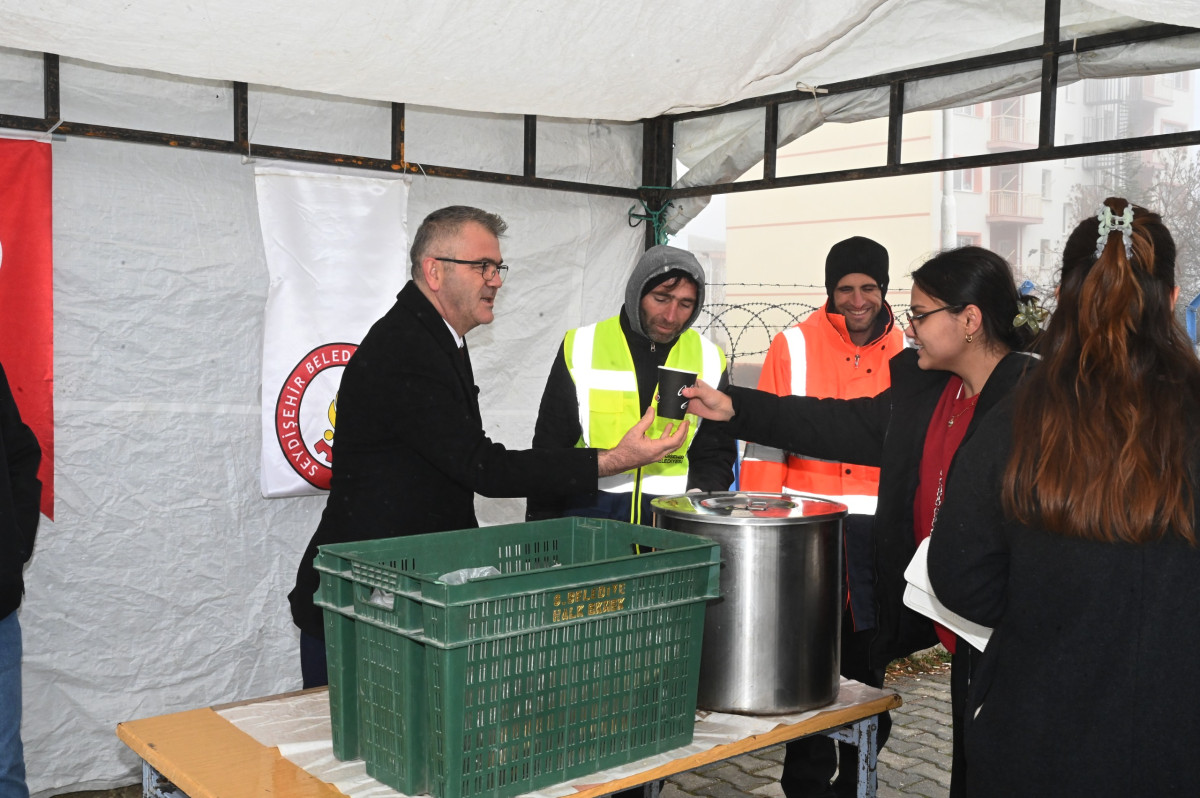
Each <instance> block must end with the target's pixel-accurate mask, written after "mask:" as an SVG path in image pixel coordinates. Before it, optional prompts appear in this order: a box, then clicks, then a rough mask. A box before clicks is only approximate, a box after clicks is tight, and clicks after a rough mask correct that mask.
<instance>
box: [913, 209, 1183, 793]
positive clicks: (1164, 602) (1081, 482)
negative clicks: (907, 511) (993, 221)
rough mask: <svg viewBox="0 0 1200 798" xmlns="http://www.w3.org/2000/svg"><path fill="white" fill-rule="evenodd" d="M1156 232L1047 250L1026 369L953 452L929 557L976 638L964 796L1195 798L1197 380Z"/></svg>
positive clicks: (1103, 231)
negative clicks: (1033, 352) (1049, 264)
mask: <svg viewBox="0 0 1200 798" xmlns="http://www.w3.org/2000/svg"><path fill="white" fill-rule="evenodd" d="M1178 294H1179V288H1178V287H1177V286H1176V283H1175V245H1174V242H1173V241H1172V239H1171V234H1170V232H1169V231H1168V230H1167V228H1166V227H1165V226H1164V225H1163V223H1162V220H1161V219H1160V218H1159V216H1158V214H1155V213H1152V212H1150V211H1148V210H1145V209H1144V208H1140V207H1137V206H1134V205H1131V204H1129V203H1128V202H1127V201H1126V200H1124V199H1115V198H1110V199H1107V200H1105V202H1104V205H1103V206H1102V207H1101V208H1100V210H1099V213H1098V214H1097V216H1096V217H1093V218H1089V219H1086V220H1084V221H1083V222H1081V223H1080V224H1079V225H1078V226H1077V227H1076V228H1075V231H1074V232H1073V233H1072V234H1071V236H1070V237H1069V238H1068V240H1067V243H1066V246H1065V248H1064V250H1063V265H1062V281H1061V284H1060V285H1059V289H1058V308H1057V310H1056V311H1055V313H1054V318H1053V320H1052V321H1051V323H1050V325H1049V328H1048V331H1047V333H1046V336H1045V337H1044V339H1043V341H1041V342H1040V343H1039V350H1040V351H1041V353H1042V355H1043V361H1042V364H1041V366H1040V367H1039V368H1038V369H1037V371H1036V372H1035V373H1034V374H1033V375H1032V376H1031V377H1030V378H1029V379H1028V380H1027V381H1026V382H1024V383H1023V384H1022V385H1021V387H1020V388H1019V389H1018V390H1017V391H1015V392H1014V394H1013V396H1012V397H1010V398H1009V400H1008V401H1007V402H1005V403H1004V404H1003V405H1001V406H1000V407H998V408H997V409H996V411H995V412H994V413H992V414H989V415H988V418H987V420H986V421H985V422H984V423H983V424H981V425H980V427H979V429H978V430H977V432H976V434H975V435H974V437H973V438H972V439H971V441H969V442H968V443H966V444H964V445H963V448H962V450H961V452H960V455H961V457H960V460H961V461H962V462H961V467H958V468H956V469H955V472H954V475H953V478H952V479H951V481H950V485H949V490H948V492H947V499H946V501H945V503H944V505H943V507H942V515H941V517H940V518H939V519H938V525H937V530H936V531H935V534H934V536H933V540H932V543H931V546H930V550H929V576H930V578H931V581H932V584H933V587H934V588H935V589H936V592H937V595H938V597H939V598H940V599H941V600H942V601H943V602H944V603H945V604H946V605H947V606H949V607H950V608H951V609H952V610H954V611H956V612H958V613H959V614H961V615H963V616H965V617H967V618H968V619H969V620H973V621H976V622H979V623H982V624H985V625H987V626H991V627H994V631H993V633H992V637H991V640H990V641H989V643H988V645H987V649H986V650H985V652H984V653H983V655H982V656H981V657H980V659H979V666H978V668H977V670H976V675H975V678H974V679H973V680H972V683H971V689H970V695H969V697H968V704H967V712H966V715H965V717H966V728H965V732H966V745H967V760H968V762H969V763H970V765H969V768H968V771H967V772H968V780H969V788H970V794H971V796H972V798H975V796H992V795H994V796H1009V795H1054V796H1072V795H1087V796H1118V795H1119V796H1128V795H1198V794H1200V757H1197V755H1196V747H1197V745H1198V744H1200V656H1198V655H1197V649H1198V648H1200V546H1198V543H1200V526H1198V520H1200V507H1198V502H1200V362H1198V361H1197V359H1196V355H1195V353H1194V352H1193V351H1192V346H1191V343H1190V342H1189V341H1188V339H1187V336H1186V334H1185V333H1184V331H1183V330H1182V328H1181V327H1180V325H1179V323H1178V321H1177V320H1176V319H1175V318H1174V315H1173V307H1174V304H1175V302H1176V299H1177V297H1178Z"/></svg>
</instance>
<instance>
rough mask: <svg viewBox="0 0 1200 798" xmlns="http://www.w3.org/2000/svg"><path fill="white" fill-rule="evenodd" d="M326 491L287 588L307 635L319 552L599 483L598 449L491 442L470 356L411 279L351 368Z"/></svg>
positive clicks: (456, 525)
mask: <svg viewBox="0 0 1200 798" xmlns="http://www.w3.org/2000/svg"><path fill="white" fill-rule="evenodd" d="M335 434H336V437H335V442H334V458H333V476H332V480H331V483H330V487H329V498H328V500H327V501H326V504H325V512H324V513H323V514H322V516H321V522H320V524H319V525H318V526H317V531H316V533H315V534H314V535H313V537H312V540H311V541H310V542H309V544H308V548H307V549H306V550H305V552H304V557H303V559H302V560H301V563H300V568H299V570H298V572H297V575H296V587H295V588H294V589H293V590H292V592H291V593H290V594H289V595H288V599H289V601H290V602H291V606H292V618H293V620H294V621H295V622H296V625H297V626H298V627H300V629H301V631H303V632H305V633H307V634H309V635H312V636H314V637H317V638H324V628H323V624H322V617H321V610H320V608H318V607H316V606H314V604H313V593H314V592H315V591H316V589H317V586H318V584H319V583H320V579H319V575H318V573H317V572H316V570H315V569H314V568H313V560H314V558H315V557H316V553H317V547H318V546H321V545H325V544H328V543H344V542H349V541H362V540H375V539H378V538H389V537H398V536H401V535H415V534H419V533H423V532H445V531H449V530H455V529H471V528H474V527H477V526H478V525H479V524H478V521H477V520H476V518H475V504H474V500H475V494H476V493H478V494H480V495H483V496H489V497H521V496H537V495H549V496H557V495H563V494H565V495H571V494H575V493H580V492H583V491H586V490H594V489H595V486H596V479H597V460H596V457H597V453H596V450H595V449H561V450H558V449H554V450H544V451H536V450H525V451H511V450H509V449H506V448H505V447H504V446H502V445H501V444H499V443H495V442H494V441H492V440H490V439H489V438H488V436H487V434H486V433H485V432H484V429H483V419H482V416H481V415H480V411H479V388H478V387H476V385H475V382H474V376H473V373H472V370H471V361H470V357H469V356H468V355H467V353H466V352H465V351H463V352H461V353H460V351H459V349H458V348H457V347H456V345H455V342H454V336H453V335H452V334H451V333H450V330H449V329H448V328H447V327H446V322H445V321H444V320H443V319H442V317H441V316H440V315H439V314H438V312H437V311H436V310H435V309H434V307H433V305H432V304H430V302H429V300H428V299H426V298H425V296H424V294H422V293H421V292H420V290H419V289H418V288H417V286H416V285H415V284H414V283H413V282H412V281H409V282H408V283H407V284H406V285H405V286H404V288H403V290H401V292H400V294H399V296H397V298H396V304H395V305H393V306H392V308H391V310H389V311H388V312H387V314H386V315H385V316H384V317H383V318H381V319H380V320H379V321H377V322H375V324H374V325H373V326H372V327H371V329H370V331H369V332H368V333H367V335H366V336H365V337H364V338H363V340H362V343H361V344H360V345H359V347H358V349H357V351H356V352H355V353H354V355H353V356H352V357H351V358H350V362H349V363H348V364H347V365H346V369H345V371H344V372H343V374H342V381H341V385H340V388H339V390H338V413H337V430H336V433H335Z"/></svg>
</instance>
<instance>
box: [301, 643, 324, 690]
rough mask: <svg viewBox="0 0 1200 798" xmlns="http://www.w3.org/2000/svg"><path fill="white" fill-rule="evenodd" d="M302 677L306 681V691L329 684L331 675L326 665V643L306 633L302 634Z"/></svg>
mask: <svg viewBox="0 0 1200 798" xmlns="http://www.w3.org/2000/svg"><path fill="white" fill-rule="evenodd" d="M300 675H301V676H302V677H303V679H304V689H305V690H307V689H308V688H310V687H324V686H325V685H327V684H329V673H328V671H327V670H326V664H325V641H324V640H321V639H319V638H316V637H313V636H312V635H308V634H305V633H304V632H301V633H300Z"/></svg>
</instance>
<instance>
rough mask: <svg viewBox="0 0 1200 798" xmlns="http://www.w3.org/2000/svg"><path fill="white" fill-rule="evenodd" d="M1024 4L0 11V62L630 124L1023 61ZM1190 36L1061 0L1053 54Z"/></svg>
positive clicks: (818, 1)
mask: <svg viewBox="0 0 1200 798" xmlns="http://www.w3.org/2000/svg"><path fill="white" fill-rule="evenodd" d="M1042 18H1043V2H1042V1H1041V0H1006V2H1003V3H1000V2H995V0H844V2H838V3H829V2H825V1H824V0H796V2H789V3H779V2H775V0H739V1H738V2H729V0H724V1H723V2H705V3H692V4H687V5H686V6H683V7H680V6H677V5H672V4H664V3H650V2H636V3H619V4H616V5H611V4H609V5H606V4H594V3H559V2H545V0H540V1H538V0H534V1H531V2H516V3H507V4H501V5H497V4H496V3H492V2H487V0H445V1H444V2H439V3H428V2H421V1H420V0H399V1H398V2H380V1H376V2H361V3H326V2H320V0H295V1H294V2H283V1H282V0H264V2H256V3H247V2H241V1H240V0H207V2H204V3H196V2H190V0H159V1H155V2H151V1H150V0H140V1H139V0H135V1H134V2H129V3H121V4H120V7H119V9H117V10H114V4H112V3H108V2H103V0H3V2H0V19H3V21H4V24H3V26H2V27H0V45H3V46H8V47H13V48H17V49H22V50H29V51H34V52H51V53H57V54H59V55H62V56H69V57H71V58H78V59H82V60H86V61H92V62H96V63H100V64H108V65H111V66H120V67H133V68H137V69H147V70H155V71H160V72H167V73H171V74H176V75H186V76H189V77H198V78H207V79H213V80H236V81H242V82H246V83H256V84H262V85H266V86H277V87H281V88H288V89H299V90H304V91H314V92H321V93H325V94H331V95H335V96H341V97H355V98H361V99H370V100H382V101H388V102H405V103H413V104H416V105H428V106H435V107H440V108H450V109H457V110H464V111H486V112H492V113H504V114H537V115H540V116H557V117H567V118H577V119H610V120H625V121H630V120H636V119H643V118H648V117H654V116H658V115H660V114H664V113H671V112H680V111H687V110H694V109H700V108H711V107H714V106H718V105H723V104H726V103H729V102H732V101H735V100H739V99H743V98H746V97H753V96H759V95H764V94H771V93H775V92H780V91H790V90H792V89H795V88H796V85H797V83H803V84H806V85H811V86H819V85H824V84H828V83H832V82H835V81H842V80H847V79H850V78H856V77H865V76H868V75H874V74H879V73H883V72H890V71H892V70H896V69H901V68H907V67H912V66H917V65H921V64H928V63H937V62H942V61H949V60H954V59H958V58H964V57H967V56H973V55H980V54H983V53H988V52H995V51H998V50H1004V49H1011V48H1013V47H1017V46H1023V45H1028V44H1032V43H1037V42H1039V41H1040V40H1041V37H1042V28H1043V22H1042ZM1135 20H1145V21H1150V22H1168V23H1174V24H1179V25H1189V26H1200V7H1198V6H1197V4H1196V3H1194V2H1189V0H1126V1H1124V2H1118V0H1096V1H1095V2H1089V1H1088V0H1065V2H1063V4H1062V26H1063V29H1064V31H1065V32H1066V33H1067V34H1068V37H1069V36H1078V35H1086V34H1090V33H1097V32H1100V31H1106V30H1114V29H1121V28H1126V27H1129V26H1130V25H1131V24H1133V23H1134V22H1135Z"/></svg>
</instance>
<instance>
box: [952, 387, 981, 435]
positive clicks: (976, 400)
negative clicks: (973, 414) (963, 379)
mask: <svg viewBox="0 0 1200 798" xmlns="http://www.w3.org/2000/svg"><path fill="white" fill-rule="evenodd" d="M954 398H955V399H961V398H962V386H961V385H959V386H958V396H956V397H954ZM971 399H972V400H973V401H971V402H969V403H968V404H967V406H966V407H964V408H963V409H962V410H959V411H958V412H957V413H955V414H953V415H952V416H950V420H949V421H947V422H946V426H947V427H953V426H954V420H955V419H956V418H958V417H959V416H961V415H962V414H963V413H966V412H967V411H968V410H974V409H975V405H977V404H979V394H975V395H974V396H972V397H971Z"/></svg>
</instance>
